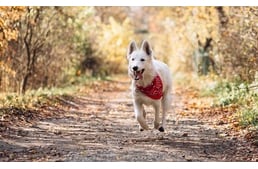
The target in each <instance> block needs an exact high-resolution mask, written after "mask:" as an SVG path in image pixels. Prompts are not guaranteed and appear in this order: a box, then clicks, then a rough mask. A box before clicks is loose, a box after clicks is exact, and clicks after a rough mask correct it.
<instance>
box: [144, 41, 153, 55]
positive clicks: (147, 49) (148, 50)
mask: <svg viewBox="0 0 258 169" xmlns="http://www.w3.org/2000/svg"><path fill="white" fill-rule="evenodd" d="M141 49H142V50H143V51H144V52H145V53H146V54H147V55H148V56H152V49H151V46H150V44H149V42H148V41H146V40H144V41H143V42H142V47H141Z"/></svg>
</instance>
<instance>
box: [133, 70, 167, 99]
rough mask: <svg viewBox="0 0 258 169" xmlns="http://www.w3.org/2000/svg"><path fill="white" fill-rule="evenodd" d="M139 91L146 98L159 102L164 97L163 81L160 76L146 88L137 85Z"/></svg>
mask: <svg viewBox="0 0 258 169" xmlns="http://www.w3.org/2000/svg"><path fill="white" fill-rule="evenodd" d="M136 87H137V89H139V90H140V91H141V92H142V93H144V94H145V95H146V96H148V97H150V98H152V99H155V100H158V99H160V98H161V97H162V96H163V93H162V90H163V84H162V81H161V79H160V77H159V75H157V76H156V77H155V78H154V79H153V81H152V83H151V84H150V85H149V86H146V87H142V86H138V85H136Z"/></svg>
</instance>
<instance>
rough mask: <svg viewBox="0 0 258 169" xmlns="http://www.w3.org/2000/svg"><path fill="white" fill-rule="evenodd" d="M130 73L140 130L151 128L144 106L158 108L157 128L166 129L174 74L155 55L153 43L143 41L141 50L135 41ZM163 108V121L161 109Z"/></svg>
mask: <svg viewBox="0 0 258 169" xmlns="http://www.w3.org/2000/svg"><path fill="white" fill-rule="evenodd" d="M127 60H128V63H129V64H128V74H129V76H130V77H131V78H132V87H131V89H132V96H133V105H134V112H135V117H136V119H137V121H138V122H139V124H140V131H143V130H148V129H149V127H148V125H147V123H146V112H145V110H144V107H143V106H144V105H146V106H148V105H152V106H153V107H154V110H155V119H154V128H155V129H158V130H159V131H160V132H164V131H165V125H166V113H167V112H168V110H169V108H170V104H171V90H172V76H171V73H170V70H169V68H168V66H167V65H166V64H165V63H163V62H161V61H158V60H156V59H155V58H154V56H153V51H152V49H151V46H150V44H149V43H148V42H147V41H146V40H144V41H143V42H142V45H141V48H140V49H138V47H137V45H136V43H135V41H132V42H131V43H130V44H129V47H128V50H127ZM161 108H162V123H161V124H160V117H159V114H160V111H161Z"/></svg>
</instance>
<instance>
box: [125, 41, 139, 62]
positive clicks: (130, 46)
mask: <svg viewBox="0 0 258 169" xmlns="http://www.w3.org/2000/svg"><path fill="white" fill-rule="evenodd" d="M135 50H137V45H136V42H135V41H131V42H130V44H129V47H128V50H127V59H129V57H130V55H131V54H132V53H133V51H135Z"/></svg>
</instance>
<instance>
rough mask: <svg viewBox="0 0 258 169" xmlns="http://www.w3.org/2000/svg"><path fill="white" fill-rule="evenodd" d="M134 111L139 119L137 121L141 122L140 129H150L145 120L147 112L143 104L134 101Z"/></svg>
mask: <svg viewBox="0 0 258 169" xmlns="http://www.w3.org/2000/svg"><path fill="white" fill-rule="evenodd" d="M134 112H135V117H136V119H137V121H138V122H139V124H140V127H141V128H140V130H141V131H143V129H144V130H148V129H149V127H148V125H147V123H146V121H145V117H146V112H145V110H144V108H143V105H142V104H139V103H136V102H134Z"/></svg>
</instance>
